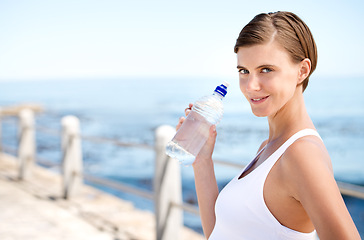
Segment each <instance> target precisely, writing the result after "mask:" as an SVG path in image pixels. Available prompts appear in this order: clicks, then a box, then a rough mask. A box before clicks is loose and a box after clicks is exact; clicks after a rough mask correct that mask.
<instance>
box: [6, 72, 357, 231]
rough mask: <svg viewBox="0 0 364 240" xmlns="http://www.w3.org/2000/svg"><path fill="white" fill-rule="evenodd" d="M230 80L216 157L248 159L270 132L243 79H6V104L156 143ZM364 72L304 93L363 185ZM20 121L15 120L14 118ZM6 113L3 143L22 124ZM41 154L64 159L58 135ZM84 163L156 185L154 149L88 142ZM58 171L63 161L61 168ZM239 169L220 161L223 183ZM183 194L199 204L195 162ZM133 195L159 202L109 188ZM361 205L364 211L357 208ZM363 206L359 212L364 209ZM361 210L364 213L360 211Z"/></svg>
mask: <svg viewBox="0 0 364 240" xmlns="http://www.w3.org/2000/svg"><path fill="white" fill-rule="evenodd" d="M225 80H227V81H229V82H230V84H231V85H230V87H229V89H228V94H227V96H226V98H225V100H224V105H225V113H224V117H223V120H222V121H221V123H220V124H219V125H218V127H217V132H218V138H217V143H216V147H215V152H214V156H213V158H215V159H219V160H225V161H230V162H235V163H243V164H247V163H248V162H249V161H250V160H251V159H252V157H253V156H254V154H255V153H256V151H257V149H258V147H259V146H260V143H261V142H262V141H263V140H265V139H266V138H267V135H268V126H267V122H266V119H265V118H257V117H255V116H254V115H253V114H252V113H251V111H250V107H249V104H248V103H247V101H246V100H245V99H244V97H243V95H242V94H241V93H240V90H239V86H238V79H237V78H236V79H207V78H206V79H199V78H188V79H185V78H177V77H175V78H153V79H148V78H124V79H122V78H121V79H82V80H71V79H67V80H49V81H45V80H43V81H12V82H0V106H8V105H15V104H20V103H28V102H32V103H39V104H41V105H43V106H44V107H45V109H46V111H45V112H44V113H42V114H39V115H38V116H37V119H36V122H37V125H38V126H43V127H47V128H52V129H55V130H60V119H61V117H63V116H65V115H75V116H77V117H79V118H80V121H81V131H82V134H83V135H87V136H100V137H107V138H113V139H117V140H120V141H125V142H133V143H146V144H149V145H153V142H154V131H155V129H156V128H157V127H158V126H160V125H163V124H168V125H172V126H174V125H175V124H176V123H177V121H178V118H179V117H180V116H182V114H183V112H184V109H185V108H186V107H187V106H188V103H190V102H194V101H195V100H196V99H197V98H199V97H201V96H204V95H207V94H210V93H212V91H213V90H214V88H215V87H216V86H217V85H219V84H220V83H222V82H223V81H225ZM363 80H364V77H362V78H360V77H357V78H325V77H314V76H313V77H312V79H311V80H310V84H309V86H308V88H307V90H306V92H305V94H304V95H305V101H306V106H307V109H308V111H309V113H310V115H311V117H312V120H313V122H314V123H315V125H316V127H317V129H318V132H319V133H320V135H321V137H322V138H323V140H324V142H325V145H326V147H327V149H328V151H329V153H330V156H331V159H332V162H333V167H334V173H335V178H336V179H337V180H340V181H345V182H350V183H355V184H360V185H364V147H363V146H364V95H363V94H362V90H364V81H363ZM14 121H15V120H14ZM14 121H10V120H4V122H3V127H2V135H3V139H2V141H3V144H4V145H9V146H15V145H16V134H17V130H16V125H14ZM37 144H38V146H37V154H38V157H39V158H42V159H47V160H49V161H51V162H54V163H59V162H60V159H61V153H60V141H59V136H55V135H49V134H46V133H43V132H37ZM83 151H84V152H83V154H84V169H85V172H86V173H88V174H93V175H97V176H102V177H107V178H110V179H113V180H116V181H122V182H125V183H128V184H132V185H135V186H137V187H140V188H145V189H149V190H152V185H153V184H152V179H153V173H154V152H153V150H148V149H139V148H133V147H132V148H120V147H116V146H114V145H110V144H95V143H92V142H88V141H84V142H83ZM54 169H55V170H57V167H55V168H54ZM239 171H240V169H237V168H231V167H224V166H222V165H217V166H216V176H217V180H218V184H219V187H220V188H222V187H223V186H224V185H225V184H226V183H227V182H228V181H229V180H230V179H231V178H232V177H233V176H235V175H236V174H237V173H238V172H239ZM182 177H183V197H184V200H185V201H187V202H190V203H196V195H195V192H194V183H193V171H192V168H189V167H182ZM97 187H100V188H103V187H101V186H97ZM103 189H104V190H107V191H109V192H112V193H114V194H116V195H118V196H120V197H123V198H127V199H130V200H132V201H134V202H135V204H136V205H137V206H138V207H141V208H146V209H153V203H151V202H149V201H147V200H143V199H139V198H137V197H134V196H130V195H128V194H125V193H119V192H116V191H114V190H112V189H106V188H103ZM346 201H347V202H348V203H349V202H350V203H353V206H354V208H353V209H355V210H354V211H355V213H352V216H353V218H354V216H355V219H354V220H355V222H356V223H357V226H358V228H360V231H361V233H364V229H363V228H364V210H363V209H364V203H363V201H353V200H351V199H348V200H346ZM358 209H361V210H358ZM358 211H359V212H358ZM360 211H361V212H360ZM185 217H186V221H185V223H186V225H189V226H191V227H193V228H195V229H197V230H199V229H200V227H199V224H200V223H199V220H198V219H196V217H193V216H190V215H188V214H186V216H185Z"/></svg>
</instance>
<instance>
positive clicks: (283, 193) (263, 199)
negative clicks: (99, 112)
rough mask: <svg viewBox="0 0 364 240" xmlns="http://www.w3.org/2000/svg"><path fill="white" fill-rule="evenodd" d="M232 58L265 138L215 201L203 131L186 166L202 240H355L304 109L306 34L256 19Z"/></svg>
mask: <svg viewBox="0 0 364 240" xmlns="http://www.w3.org/2000/svg"><path fill="white" fill-rule="evenodd" d="M235 52H236V53H237V62H238V66H237V68H238V71H239V81H240V89H241V91H242V93H243V94H244V95H245V97H246V99H247V100H248V102H249V103H250V105H251V109H252V112H253V114H255V115H256V116H259V117H267V119H268V123H269V137H268V139H267V140H266V141H264V142H263V143H262V144H261V146H260V148H259V150H258V154H257V156H256V157H255V159H254V160H253V161H252V162H251V163H250V164H249V165H248V166H247V167H246V168H245V169H244V170H243V171H242V172H241V173H240V174H239V175H238V176H236V177H235V178H234V179H233V180H231V182H230V183H229V184H228V185H227V186H225V188H224V189H223V190H222V191H221V193H220V194H219V192H218V187H217V184H216V178H215V174H214V166H213V162H212V159H211V156H212V153H213V149H214V145H215V140H216V129H215V126H212V127H211V129H210V136H209V139H208V141H207V142H206V144H205V146H204V147H203V148H202V150H201V151H200V153H199V154H198V156H197V157H196V160H195V162H194V163H193V169H194V173H195V184H196V192H197V197H198V203H199V207H200V215H201V221H202V227H203V230H204V233H205V235H206V237H207V238H208V239H210V240H216V239H218V240H225V239H227V240H235V239H247V240H254V239H315V237H316V232H317V235H318V236H319V238H320V239H321V240H325V239H329V240H332V239H340V240H343V239H350V240H353V239H360V236H359V233H358V231H357V229H356V227H355V225H354V223H353V221H352V219H351V217H350V214H349V212H348V210H347V209H346V206H345V203H344V201H343V199H342V197H341V194H340V191H339V189H338V187H337V185H336V182H335V179H334V175H333V170H332V165H331V160H330V157H329V154H328V153H327V150H326V148H325V145H324V143H323V142H322V140H321V138H320V136H319V135H318V133H317V132H316V130H315V126H314V125H313V123H312V121H311V119H310V117H309V115H308V113H307V111H306V108H305V103H304V98H303V91H304V90H305V89H306V87H307V84H308V79H309V76H310V75H311V74H312V72H313V71H314V69H315V68H316V62H317V51H316V45H315V42H314V39H313V37H312V35H311V32H310V30H309V28H308V27H307V26H306V24H305V23H304V22H303V21H302V20H301V19H300V18H299V17H297V16H296V15H295V14H293V13H290V12H276V13H268V14H260V15H257V16H256V17H255V18H254V19H253V20H252V21H251V22H250V23H248V25H246V26H245V27H244V28H243V30H242V31H241V33H240V35H239V38H238V39H237V42H236V45H235ZM191 107H192V104H190V106H189V108H188V109H187V110H186V115H187V114H188V113H189V111H190V108H191ZM183 121H184V118H181V119H180V121H179V124H178V125H177V129H178V128H179V127H180V125H181V124H182V123H183Z"/></svg>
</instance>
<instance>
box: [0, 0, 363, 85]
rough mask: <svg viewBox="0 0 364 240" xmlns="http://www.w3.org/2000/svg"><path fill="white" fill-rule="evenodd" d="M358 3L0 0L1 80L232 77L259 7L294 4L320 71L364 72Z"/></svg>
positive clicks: (322, 73) (274, 8)
mask: <svg viewBox="0 0 364 240" xmlns="http://www.w3.org/2000/svg"><path fill="white" fill-rule="evenodd" d="M363 10H364V1H362V0H347V1H337V0H330V1H317V0H306V1H292V0H287V1H270V0H265V1H259V0H254V1H253V0H250V1H246V0H239V1H238V0H221V1H215V0H200V1H199V0H183V1H182V0H181V1H175V0H166V1H164V0H129V1H126V0H16V1H15V0H0V30H1V34H0V81H4V80H5V81H7V80H34V79H47V80H51V79H71V78H123V77H143V78H145V77H214V78H230V77H235V76H237V70H236V54H235V53H234V51H233V47H234V44H235V41H236V38H237V37H238V34H239V32H240V30H241V29H242V28H243V27H244V25H245V24H247V23H248V22H249V21H250V20H251V19H252V18H253V17H254V16H255V15H257V14H259V13H262V12H274V11H292V12H294V13H296V14H297V15H298V16H299V17H301V18H302V19H303V20H304V21H305V22H306V24H307V25H308V26H309V27H310V29H311V31H312V33H313V35H314V38H315V40H316V43H317V46H318V54H319V61H318V66H317V70H316V73H315V74H316V75H319V76H329V77H331V76H364V73H363V66H362V65H363V60H362V57H363V55H364V41H363V39H364V31H363V30H364V20H363V17H362V11H363Z"/></svg>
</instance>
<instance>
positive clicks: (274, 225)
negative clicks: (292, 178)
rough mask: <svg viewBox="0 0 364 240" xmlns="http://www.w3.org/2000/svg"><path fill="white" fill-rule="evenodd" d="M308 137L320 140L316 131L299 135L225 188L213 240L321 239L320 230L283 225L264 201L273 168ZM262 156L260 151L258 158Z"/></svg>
mask: <svg viewBox="0 0 364 240" xmlns="http://www.w3.org/2000/svg"><path fill="white" fill-rule="evenodd" d="M308 135H315V136H317V137H319V138H320V136H319V134H318V133H317V132H316V131H315V130H313V129H304V130H301V131H299V132H297V133H296V134H294V135H293V136H291V137H290V138H289V139H288V140H287V141H286V142H285V143H284V144H283V145H281V146H280V147H279V148H278V149H277V150H276V151H275V152H274V153H273V154H272V155H270V156H269V157H268V158H267V159H266V160H265V161H264V162H263V163H261V164H260V165H259V166H258V167H257V168H256V169H254V170H253V171H252V172H250V173H249V174H248V175H246V176H244V177H243V178H241V179H239V177H240V175H241V173H239V175H237V176H236V177H235V178H234V179H232V180H231V181H230V182H229V183H228V184H227V185H226V186H225V187H224V189H223V190H222V191H221V192H220V194H219V196H218V198H217V200H216V204H215V214H216V223H215V227H214V230H213V231H212V234H211V236H210V238H209V240H225V239H228V240H266V239H269V240H313V239H317V235H316V231H313V232H311V233H302V232H298V231H295V230H292V229H290V228H287V227H285V226H283V225H281V224H280V223H279V222H278V220H277V219H276V218H275V217H274V216H273V214H272V213H271V212H270V211H269V209H268V207H267V206H266V204H265V202H264V198H263V187H264V182H265V180H266V178H267V176H268V173H269V172H270V170H271V169H272V167H273V165H274V164H275V163H276V161H277V160H278V159H279V158H280V157H281V156H282V154H283V153H284V152H285V151H286V149H287V148H288V147H289V146H290V145H291V144H292V143H293V142H294V141H296V140H297V139H299V138H301V137H304V136H308ZM320 139H321V138H320ZM263 149H264V148H263ZM259 154H260V152H259V153H258V154H257V156H259ZM254 160H255V159H254ZM254 160H253V161H254ZM249 165H250V164H249ZM249 165H248V166H247V167H245V168H244V170H243V172H244V171H245V169H246V168H248V167H249Z"/></svg>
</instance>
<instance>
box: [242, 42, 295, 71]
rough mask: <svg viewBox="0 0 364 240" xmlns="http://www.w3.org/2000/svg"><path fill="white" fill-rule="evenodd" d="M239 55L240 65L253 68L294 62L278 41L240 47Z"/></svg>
mask: <svg viewBox="0 0 364 240" xmlns="http://www.w3.org/2000/svg"><path fill="white" fill-rule="evenodd" d="M237 57H238V65H239V66H244V67H253V68H254V67H256V66H260V65H264V64H269V65H282V64H288V63H292V61H291V58H290V56H289V54H288V52H287V50H285V49H284V48H283V47H282V46H281V45H280V44H278V43H277V42H276V41H272V42H269V43H266V44H257V45H252V46H245V47H239V49H238V52H237Z"/></svg>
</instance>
